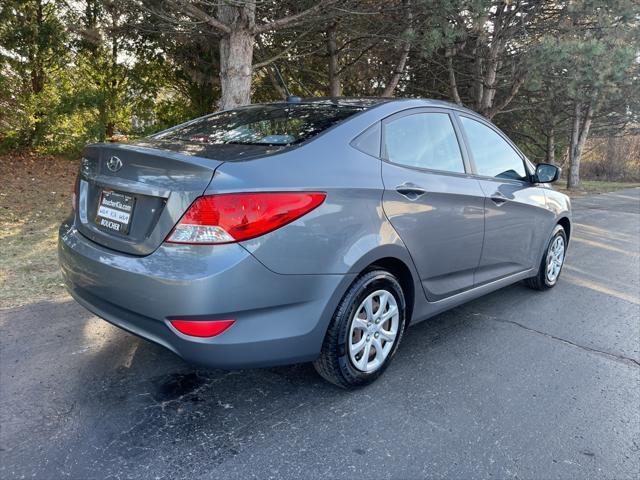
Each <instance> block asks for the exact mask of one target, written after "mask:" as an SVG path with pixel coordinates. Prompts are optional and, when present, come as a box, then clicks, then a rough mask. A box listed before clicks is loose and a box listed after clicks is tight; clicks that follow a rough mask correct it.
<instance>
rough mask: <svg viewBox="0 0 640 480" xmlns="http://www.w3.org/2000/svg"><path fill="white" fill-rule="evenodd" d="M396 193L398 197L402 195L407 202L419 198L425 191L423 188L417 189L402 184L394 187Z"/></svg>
mask: <svg viewBox="0 0 640 480" xmlns="http://www.w3.org/2000/svg"><path fill="white" fill-rule="evenodd" d="M396 192H398V193H399V194H400V195H404V196H405V197H407V198H408V199H409V200H415V199H416V198H418V197H421V196H422V195H424V194H425V193H427V191H426V190H425V189H424V188H421V187H419V186H418V185H415V184H413V183H403V184H402V185H398V186H397V187H396Z"/></svg>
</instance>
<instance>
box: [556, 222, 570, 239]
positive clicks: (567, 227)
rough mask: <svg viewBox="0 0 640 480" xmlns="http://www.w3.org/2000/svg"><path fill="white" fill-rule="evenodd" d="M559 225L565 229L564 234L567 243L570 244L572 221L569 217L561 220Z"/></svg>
mask: <svg viewBox="0 0 640 480" xmlns="http://www.w3.org/2000/svg"><path fill="white" fill-rule="evenodd" d="M557 225H560V226H561V227H562V228H564V233H565V234H566V235H567V242H569V240H570V238H571V220H569V217H561V218H559V219H558V222H557Z"/></svg>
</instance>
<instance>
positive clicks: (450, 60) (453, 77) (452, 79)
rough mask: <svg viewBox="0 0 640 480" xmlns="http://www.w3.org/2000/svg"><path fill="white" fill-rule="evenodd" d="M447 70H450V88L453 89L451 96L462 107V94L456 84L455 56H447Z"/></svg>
mask: <svg viewBox="0 0 640 480" xmlns="http://www.w3.org/2000/svg"><path fill="white" fill-rule="evenodd" d="M447 69H448V70H449V87H450V88H451V96H452V97H453V101H454V102H456V103H457V104H458V105H460V106H462V100H461V99H460V93H459V92H458V84H457V82H456V71H455V70H454V68H453V55H452V54H449V55H448V56H447Z"/></svg>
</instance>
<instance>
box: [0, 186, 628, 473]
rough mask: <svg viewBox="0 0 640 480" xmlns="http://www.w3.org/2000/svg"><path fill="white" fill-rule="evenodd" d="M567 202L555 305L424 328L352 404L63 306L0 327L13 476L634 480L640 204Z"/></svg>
mask: <svg viewBox="0 0 640 480" xmlns="http://www.w3.org/2000/svg"><path fill="white" fill-rule="evenodd" d="M574 203H575V216H574V222H575V233H574V237H573V239H572V243H571V247H570V253H569V258H568V264H567V265H566V270H565V271H564V272H563V277H562V278H561V280H560V283H559V285H558V286H557V287H556V288H555V289H554V290H552V291H551V292H548V293H538V292H533V291H531V290H528V289H527V288H526V287H524V286H522V285H514V286H512V287H509V288H507V289H504V290H502V291H499V292H496V293H494V294H492V295H489V296H487V297H485V298H482V299H479V300H476V301H475V302H473V303H470V304H468V305H466V306H464V307H460V308H457V309H455V310H453V311H450V312H448V313H445V314H443V315H440V316H438V317H436V318H434V319H432V320H431V321H428V322H424V323H422V324H419V325H417V326H415V327H413V328H411V329H410V330H409V331H408V335H407V336H406V337H405V341H404V343H403V345H402V346H401V348H400V351H399V353H398V355H397V357H396V359H395V361H394V363H393V365H392V366H391V367H390V368H389V370H387V372H386V374H385V375H384V377H383V378H382V379H381V380H380V381H378V382H377V383H376V384H374V385H372V386H370V387H368V388H366V389H363V390H360V391H357V392H353V393H347V392H344V391H341V390H338V389H336V388H333V387H332V386H330V385H328V384H326V383H324V382H322V381H321V380H319V378H318V377H317V376H316V375H315V373H314V371H313V369H312V367H310V366H309V365H296V366H292V367H284V368H272V369H268V370H246V371H239V372H223V371H215V370H213V371H212V370H208V371H203V370H198V371H196V370H193V369H192V368H190V367H189V366H188V365H186V364H185V363H184V362H182V361H181V360H180V359H178V358H177V357H175V356H174V355H173V354H171V353H169V352H168V351H165V350H163V349H162V348H161V347H158V346H155V345H153V344H151V343H147V342H145V341H142V340H139V339H137V338H136V337H134V336H132V335H129V334H127V333H124V332H122V331H120V330H118V329H116V328H115V327H112V326H110V325H108V324H107V323H105V322H102V321H100V320H98V319H97V318H96V317H94V316H92V315H90V314H88V313H87V312H86V311H84V310H83V309H82V308H81V307H79V306H77V305H76V304H75V303H74V302H72V301H70V300H64V301H61V302H58V303H40V304H36V305H30V306H27V307H23V308H18V309H13V310H5V311H3V312H0V329H1V331H0V333H1V336H0V342H1V344H0V345H1V347H2V350H1V352H0V361H1V364H0V373H1V378H0V387H1V390H0V415H1V418H0V420H1V431H0V432H1V433H0V477H1V478H16V477H17V478H21V477H28V478H32V477H34V478H43V479H48V480H50V479H55V478H77V479H88V478H113V479H116V478H123V479H124V478H132V479H135V478H149V479H156V478H189V479H200V478H222V479H234V478H239V479H240V478H241V479H244V478H292V477H295V478H305V479H315V478H318V479H329V478H331V479H334V478H376V479H377V478H422V477H437V478H441V477H448V478H465V479H466V478H471V477H482V478H488V477H497V478H508V477H514V478H515V477H517V478H545V479H550V478H580V479H582V478H587V477H592V478H616V479H623V478H638V476H639V475H640V410H639V406H640V364H639V361H640V240H639V238H640V190H626V191H621V192H618V193H615V194H608V195H599V196H592V197H586V198H583V199H580V200H577V201H575V202H574ZM365 475H366V477H364V476H365Z"/></svg>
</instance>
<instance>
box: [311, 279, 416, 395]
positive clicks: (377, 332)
mask: <svg viewBox="0 0 640 480" xmlns="http://www.w3.org/2000/svg"><path fill="white" fill-rule="evenodd" d="M405 311H406V307H405V298H404V293H403V292H402V287H401V286H400V283H399V282H398V280H397V279H396V278H395V277H394V276H393V275H392V274H391V273H389V272H387V271H385V270H372V271H369V272H366V273H364V274H363V275H361V276H360V277H358V279H357V280H356V281H355V282H354V284H353V285H352V286H351V287H350V288H349V290H348V291H347V293H346V294H345V296H344V298H343V299H342V301H341V302H340V304H339V305H338V308H337V310H336V312H335V314H334V316H333V319H332V320H331V324H330V325H329V328H328V330H327V334H326V336H325V339H324V342H323V344H322V350H321V352H320V357H319V358H318V360H316V361H315V362H314V364H313V365H314V367H315V369H316V370H317V372H318V373H319V374H320V375H321V376H322V377H324V378H325V379H326V380H328V381H330V382H331V383H333V384H335V385H338V386H340V387H343V388H351V387H357V386H362V385H366V384H368V383H371V382H372V381H374V380H375V379H376V378H378V377H379V376H380V375H381V374H382V372H383V371H384V370H385V369H386V368H387V366H388V365H389V363H390V362H391V359H392V358H393V356H394V355H395V352H396V350H397V349H398V345H399V344H400V340H401V338H402V334H403V333H404V327H405Z"/></svg>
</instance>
